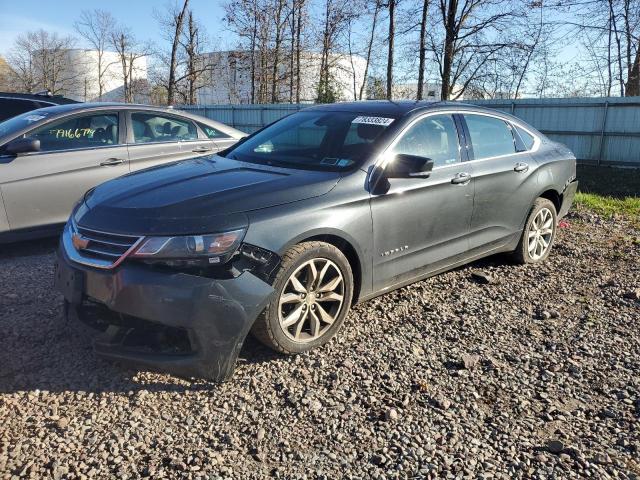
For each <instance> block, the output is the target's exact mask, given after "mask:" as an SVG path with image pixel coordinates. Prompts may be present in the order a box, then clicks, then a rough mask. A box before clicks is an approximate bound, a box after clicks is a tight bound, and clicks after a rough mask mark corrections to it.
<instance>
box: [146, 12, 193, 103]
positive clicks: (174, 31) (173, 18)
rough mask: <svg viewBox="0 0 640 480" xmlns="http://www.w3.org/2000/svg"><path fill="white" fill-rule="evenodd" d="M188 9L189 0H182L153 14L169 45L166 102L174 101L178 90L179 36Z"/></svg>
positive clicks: (182, 29)
mask: <svg viewBox="0 0 640 480" xmlns="http://www.w3.org/2000/svg"><path fill="white" fill-rule="evenodd" d="M188 9H189V0H183V1H182V5H181V6H180V5H178V3H174V4H169V5H167V7H166V8H165V10H164V11H158V10H155V11H154V16H155V17H156V20H157V21H158V23H159V24H160V28H161V30H162V32H163V36H164V38H165V40H167V41H168V43H169V44H170V45H171V48H170V50H169V55H168V57H167V60H166V64H167V65H166V66H167V69H168V72H167V85H166V87H167V103H168V104H169V105H173V104H174V103H175V97H176V92H177V90H178V82H177V78H178V63H179V54H180V38H181V36H182V35H183V31H184V25H185V19H186V17H187V12H188Z"/></svg>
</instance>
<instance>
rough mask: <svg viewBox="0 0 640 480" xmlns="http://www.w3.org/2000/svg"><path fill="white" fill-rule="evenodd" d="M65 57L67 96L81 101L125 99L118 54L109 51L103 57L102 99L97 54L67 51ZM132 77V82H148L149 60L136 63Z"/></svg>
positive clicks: (91, 51) (74, 50)
mask: <svg viewBox="0 0 640 480" xmlns="http://www.w3.org/2000/svg"><path fill="white" fill-rule="evenodd" d="M65 57H66V58H65V62H64V65H65V70H64V72H63V73H62V76H63V77H64V84H65V87H64V91H65V96H66V97H69V98H72V99H74V100H79V101H82V102H92V101H122V100H123V86H124V75H123V72H122V63H121V62H120V57H119V55H118V54H117V53H116V52H108V51H107V52H103V54H102V70H103V72H104V74H103V77H102V83H103V92H102V97H100V87H99V84H98V51H97V50H84V49H71V50H67V51H66V52H65ZM132 77H133V78H132V79H133V81H140V80H145V81H146V79H147V58H146V57H139V58H137V59H135V60H134V62H133V69H132ZM141 100H144V99H141Z"/></svg>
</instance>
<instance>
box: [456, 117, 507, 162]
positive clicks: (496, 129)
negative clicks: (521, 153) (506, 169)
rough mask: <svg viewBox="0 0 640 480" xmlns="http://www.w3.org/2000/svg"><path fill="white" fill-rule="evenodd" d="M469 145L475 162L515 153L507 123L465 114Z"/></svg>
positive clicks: (496, 119) (493, 118)
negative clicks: (469, 137) (469, 139)
mask: <svg viewBox="0 0 640 480" xmlns="http://www.w3.org/2000/svg"><path fill="white" fill-rule="evenodd" d="M464 119H465V120H466V122H467V128H468V129H469V134H470V135H471V145H472V146H473V154H474V155H475V158H476V160H478V159H482V158H489V157H497V156H499V155H509V154H511V153H515V152H516V145H515V141H514V138H513V134H512V133H511V129H510V128H509V126H508V125H507V123H506V122H505V121H503V120H500V119H499V118H495V117H488V116H486V115H470V114H465V115H464Z"/></svg>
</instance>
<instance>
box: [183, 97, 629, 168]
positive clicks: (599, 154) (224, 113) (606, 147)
mask: <svg viewBox="0 0 640 480" xmlns="http://www.w3.org/2000/svg"><path fill="white" fill-rule="evenodd" d="M467 103H473V104H476V105H481V106H483V107H487V108H494V109H497V110H502V111H505V112H508V113H511V114H513V115H515V116H517V117H519V118H522V119H523V120H524V121H525V122H527V123H530V124H531V125H533V126H534V127H536V128H537V129H538V130H540V131H541V132H542V133H544V134H546V135H547V136H549V138H552V139H553V140H557V141H559V142H562V143H564V144H565V145H567V146H568V147H569V148H570V149H571V150H572V151H573V152H574V153H575V154H576V156H577V157H578V159H579V160H580V161H581V162H585V163H589V164H598V165H618V166H635V167H640V97H638V98H617V97H611V98H556V99H554V98H551V99H522V100H479V101H470V102H467ZM307 106H309V105H305V104H302V105H296V104H273V105H206V106H183V107H179V108H181V109H183V110H187V111H190V112H192V113H197V114H200V115H203V116H205V117H208V118H211V119H214V120H218V121H220V122H223V123H226V124H227V125H231V126H233V127H235V128H238V129H240V130H243V131H246V132H254V131H256V130H258V129H259V128H262V127H263V126H265V125H268V124H269V123H271V122H274V121H276V120H278V119H279V118H281V117H284V116H285V115H289V114H290V113H293V112H295V111H298V110H300V109H302V108H305V107H307Z"/></svg>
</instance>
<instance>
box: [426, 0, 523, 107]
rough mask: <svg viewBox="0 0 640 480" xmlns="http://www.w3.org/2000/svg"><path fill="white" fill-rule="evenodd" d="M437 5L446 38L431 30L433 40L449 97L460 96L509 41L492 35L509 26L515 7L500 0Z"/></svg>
mask: <svg viewBox="0 0 640 480" xmlns="http://www.w3.org/2000/svg"><path fill="white" fill-rule="evenodd" d="M438 7H439V8H438V9H439V14H440V20H439V27H440V28H441V30H440V31H442V32H443V38H438V37H437V36H436V35H433V34H432V35H431V36H430V42H431V48H432V50H433V54H434V56H435V59H436V61H437V63H438V67H439V71H440V81H441V84H442V87H441V97H442V99H444V100H446V99H450V98H451V97H452V95H453V96H454V97H455V98H457V97H459V96H461V95H462V94H463V93H464V91H465V90H466V88H467V87H468V86H469V85H470V84H471V83H472V82H473V81H474V80H476V79H477V75H478V74H479V73H480V72H481V71H482V69H483V67H484V66H485V65H486V63H487V62H488V61H489V60H491V59H492V58H494V56H495V54H496V53H497V52H499V51H500V50H501V49H502V48H504V47H505V46H507V45H509V43H505V42H504V40H496V39H495V38H492V36H495V34H497V33H500V32H502V31H503V30H505V29H506V26H507V20H508V19H509V18H511V17H512V16H513V11H512V10H511V8H509V7H512V5H511V4H506V3H505V2H501V1H499V0H439V6H438ZM459 82H462V84H461V85H458V84H459ZM454 88H455V89H456V90H457V91H456V92H455V94H454V93H453V90H454Z"/></svg>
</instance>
